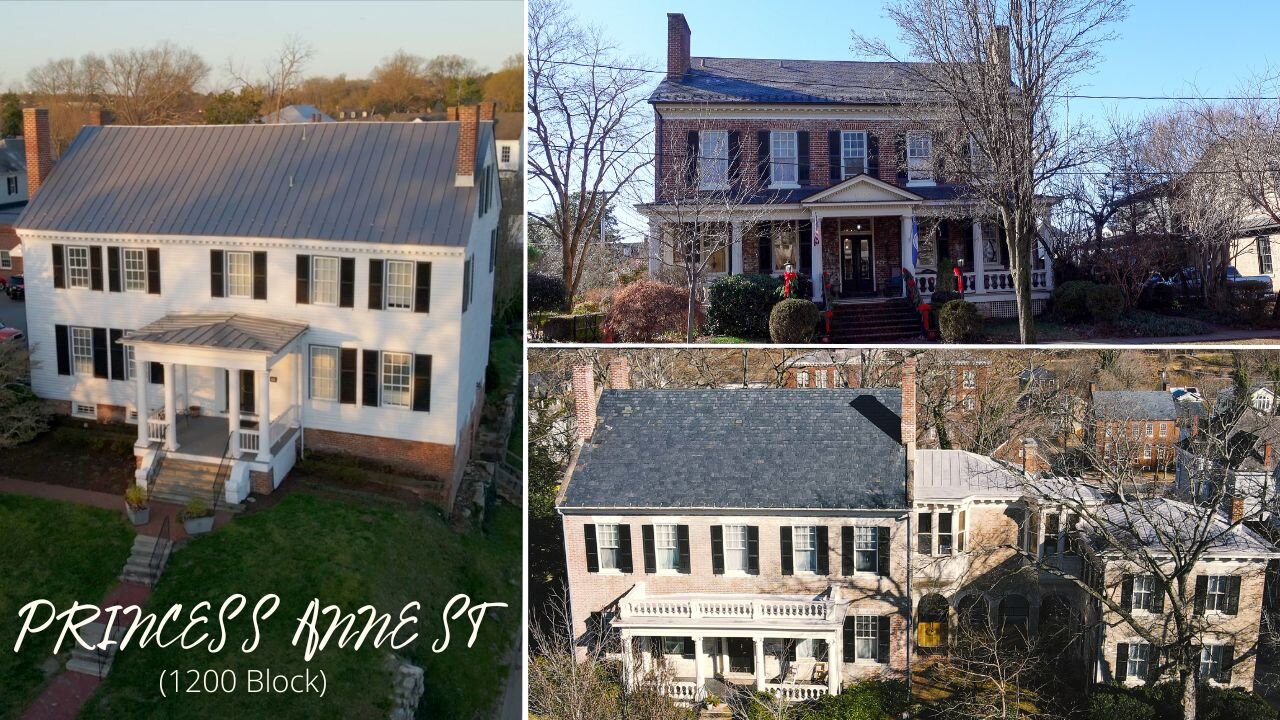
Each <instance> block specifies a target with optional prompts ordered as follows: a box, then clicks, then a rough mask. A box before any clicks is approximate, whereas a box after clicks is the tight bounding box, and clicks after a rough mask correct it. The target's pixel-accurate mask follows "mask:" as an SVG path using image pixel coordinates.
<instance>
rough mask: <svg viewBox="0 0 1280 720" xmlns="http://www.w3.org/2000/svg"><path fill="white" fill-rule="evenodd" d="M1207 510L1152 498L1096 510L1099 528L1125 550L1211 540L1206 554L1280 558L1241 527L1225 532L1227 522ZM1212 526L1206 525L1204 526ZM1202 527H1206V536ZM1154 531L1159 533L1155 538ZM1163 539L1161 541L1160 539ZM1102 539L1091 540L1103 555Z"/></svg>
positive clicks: (1178, 502)
mask: <svg viewBox="0 0 1280 720" xmlns="http://www.w3.org/2000/svg"><path fill="white" fill-rule="evenodd" d="M1205 512H1209V510H1207V509H1206V508H1203V507H1196V506H1194V505H1189V504H1187V503H1184V502H1180V501H1178V500H1170V499H1167V498H1151V499H1146V500H1135V501H1133V502H1129V503H1111V504H1108V505H1103V506H1102V507H1101V508H1099V510H1098V522H1097V525H1098V526H1099V527H1104V528H1106V530H1107V533H1108V534H1110V535H1111V536H1112V537H1113V538H1115V539H1116V540H1117V541H1118V542H1119V543H1121V544H1123V545H1125V546H1126V547H1139V546H1142V547H1153V548H1158V547H1176V546H1178V545H1185V544H1186V543H1187V542H1190V541H1193V540H1196V539H1202V538H1211V539H1213V540H1214V542H1212V544H1211V545H1210V547H1209V549H1208V552H1209V554H1216V553H1244V554H1249V555H1252V556H1264V557H1280V553H1277V552H1276V549H1275V548H1274V547H1273V546H1272V545H1271V543H1269V542H1267V541H1266V540H1265V539H1264V538H1263V537H1262V536H1261V535H1259V534H1258V533H1256V532H1254V531H1253V530H1250V529H1249V528H1247V527H1245V526H1243V525H1240V526H1237V527H1236V528H1234V529H1232V530H1229V531H1228V530H1227V528H1228V522H1227V519H1226V517H1224V516H1223V515H1222V513H1221V512H1218V511H1216V510H1215V511H1212V512H1214V513H1215V515H1214V516H1213V518H1212V519H1209V518H1208V517H1207V516H1206V515H1205V514H1204V513H1205ZM1206 522H1208V523H1211V525H1207V526H1206V525H1205V523H1206ZM1203 527H1209V528H1210V529H1209V531H1208V532H1207V533H1206V532H1205V531H1203V530H1202V528H1203ZM1157 530H1159V533H1158V534H1157ZM1162 536H1163V537H1164V538H1166V539H1165V540H1160V537H1162ZM1104 537H1105V536H1103V535H1101V533H1099V534H1098V536H1097V537H1095V538H1094V540H1093V543H1094V546H1095V547H1102V552H1103V553H1104V554H1105V553H1106V548H1105V544H1106V543H1105V540H1104V539H1103V538H1104Z"/></svg>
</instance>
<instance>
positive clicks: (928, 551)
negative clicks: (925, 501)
mask: <svg viewBox="0 0 1280 720" xmlns="http://www.w3.org/2000/svg"><path fill="white" fill-rule="evenodd" d="M916 537H917V542H916V552H918V553H920V554H921V555H932V554H933V513H932V512H930V511H928V510H923V511H921V512H920V513H918V514H917V515H916Z"/></svg>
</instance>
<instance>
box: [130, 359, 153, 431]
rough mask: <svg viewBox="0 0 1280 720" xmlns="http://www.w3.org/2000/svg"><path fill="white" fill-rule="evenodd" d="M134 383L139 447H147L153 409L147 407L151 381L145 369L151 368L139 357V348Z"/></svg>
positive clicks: (135, 361)
mask: <svg viewBox="0 0 1280 720" xmlns="http://www.w3.org/2000/svg"><path fill="white" fill-rule="evenodd" d="M133 356H134V361H133V367H134V378H133V382H134V384H135V385H137V393H138V398H137V400H135V401H134V407H135V408H137V410H138V447H146V446H147V445H150V444H151V425H150V423H149V422H148V420H149V419H150V418H149V417H148V416H149V415H150V413H151V409H150V408H149V407H147V382H148V381H149V379H150V378H149V377H148V372H147V371H146V370H144V369H143V368H146V367H149V366H148V365H147V363H146V362H144V361H143V360H142V358H140V357H138V348H137V347H136V346H135V347H134V349H133Z"/></svg>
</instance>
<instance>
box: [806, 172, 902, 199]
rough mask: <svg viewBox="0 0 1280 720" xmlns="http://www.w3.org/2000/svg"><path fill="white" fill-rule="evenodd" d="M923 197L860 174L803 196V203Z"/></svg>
mask: <svg viewBox="0 0 1280 720" xmlns="http://www.w3.org/2000/svg"><path fill="white" fill-rule="evenodd" d="M923 199H924V198H922V197H920V196H919V195H917V194H915V193H913V192H910V191H909V190H903V189H902V188H900V187H898V186H897V185H890V184H889V183H887V182H885V181H883V180H878V179H876V178H873V177H871V176H870V175H866V174H861V175H854V176H853V177H851V178H849V179H848V180H845V181H844V182H842V183H840V184H839V185H832V186H831V187H829V188H827V189H826V190H823V191H822V192H820V193H817V194H815V195H811V196H809V197H807V198H805V200H804V204H805V205H814V204H820V203H821V204H842V203H886V202H919V201H921V200H923Z"/></svg>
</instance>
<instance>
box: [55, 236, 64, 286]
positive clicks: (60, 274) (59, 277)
mask: <svg viewBox="0 0 1280 720" xmlns="http://www.w3.org/2000/svg"><path fill="white" fill-rule="evenodd" d="M53 286H54V287H55V288H65V287H66V286H67V261H66V252H65V250H64V249H63V246H62V245H58V244H56V243H55V244H54V246H53Z"/></svg>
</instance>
